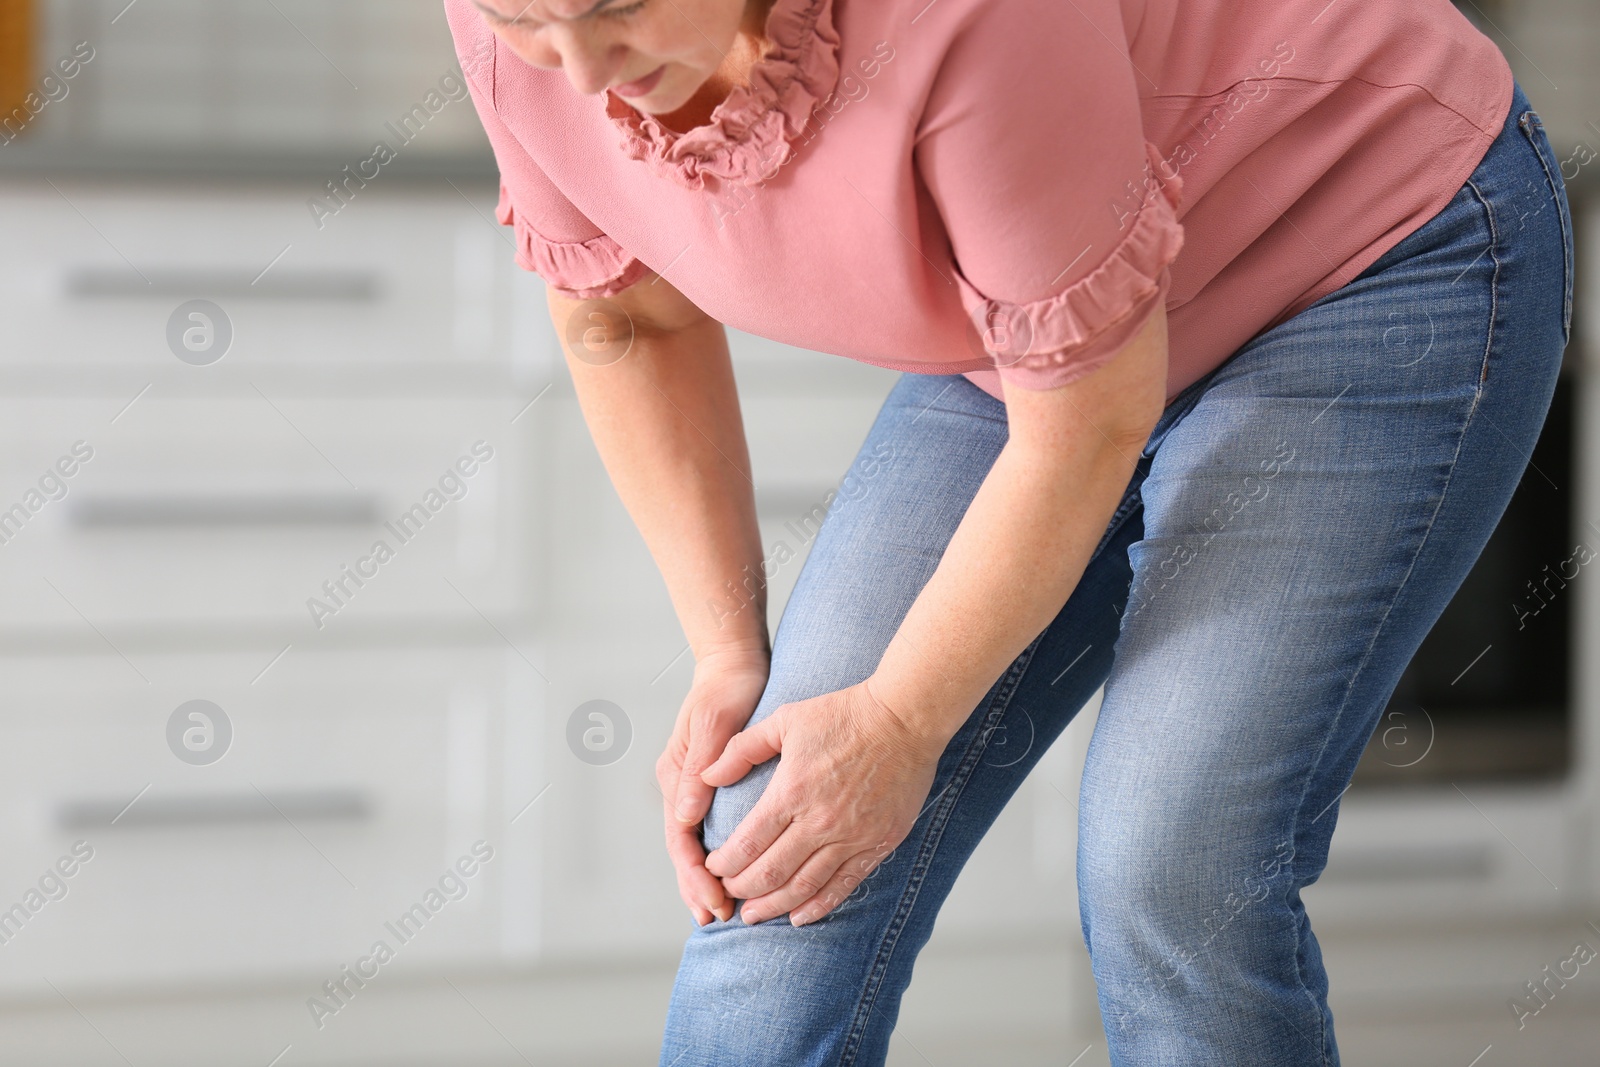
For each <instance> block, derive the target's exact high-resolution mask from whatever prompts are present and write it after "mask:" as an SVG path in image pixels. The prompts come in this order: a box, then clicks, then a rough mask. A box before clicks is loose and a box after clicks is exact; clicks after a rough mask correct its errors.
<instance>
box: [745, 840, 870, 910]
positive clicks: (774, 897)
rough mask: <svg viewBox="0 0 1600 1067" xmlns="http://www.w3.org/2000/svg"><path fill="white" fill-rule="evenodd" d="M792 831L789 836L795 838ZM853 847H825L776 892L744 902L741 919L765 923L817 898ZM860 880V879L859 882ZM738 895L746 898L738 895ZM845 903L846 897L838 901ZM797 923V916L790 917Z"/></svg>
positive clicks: (817, 851)
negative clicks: (795, 918) (795, 917)
mask: <svg viewBox="0 0 1600 1067" xmlns="http://www.w3.org/2000/svg"><path fill="white" fill-rule="evenodd" d="M793 834H794V831H793V830H791V831H790V833H789V834H788V835H785V836H793ZM854 847H855V846H853V845H824V846H823V847H822V848H820V849H817V850H816V851H815V852H813V853H811V854H810V856H808V857H807V858H806V859H805V861H804V862H803V863H801V864H800V865H799V867H798V868H797V869H796V870H795V872H794V873H793V875H791V876H790V877H789V878H788V879H786V880H785V881H784V882H782V883H781V884H780V885H779V886H778V888H776V889H775V890H773V891H771V892H768V893H765V894H762V895H760V896H756V897H752V898H750V899H747V900H745V902H744V907H742V908H740V909H739V917H740V918H741V919H742V920H743V921H744V922H745V923H746V925H754V924H756V923H758V922H765V921H766V920H767V919H770V918H772V917H773V916H776V915H782V914H783V913H784V912H786V911H789V909H791V908H794V907H796V906H798V905H800V904H803V903H805V902H806V901H808V900H813V899H815V898H816V896H817V894H818V893H820V892H822V891H823V888H824V887H825V886H827V885H828V884H829V883H830V882H831V880H832V879H833V878H834V876H835V873H836V872H837V871H838V870H839V868H840V865H841V864H843V863H844V862H845V861H846V860H847V859H849V858H850V853H851V850H852V849H853V848H854ZM857 880H858V881H859V879H857ZM735 895H736V896H743V894H742V893H738V892H737V891H736V892H735ZM839 899H840V900H843V899H844V897H843V896H841V897H840V898H839ZM789 921H790V922H791V923H792V922H794V916H793V915H791V916H790V917H789Z"/></svg>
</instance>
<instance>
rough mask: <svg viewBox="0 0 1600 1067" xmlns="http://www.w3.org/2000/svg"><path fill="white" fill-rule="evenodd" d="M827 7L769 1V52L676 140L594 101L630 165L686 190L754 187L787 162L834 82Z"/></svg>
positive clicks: (825, 2)
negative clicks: (715, 185) (709, 184)
mask: <svg viewBox="0 0 1600 1067" xmlns="http://www.w3.org/2000/svg"><path fill="white" fill-rule="evenodd" d="M833 4H834V0H773V3H772V7H771V8H770V9H769V10H768V11H767V21H766V36H767V38H768V39H769V40H770V41H771V42H772V46H771V47H770V48H769V49H768V50H767V52H766V54H765V55H764V56H762V57H761V58H760V59H758V60H757V61H756V62H755V64H754V65H753V66H752V67H751V68H750V74H749V84H748V85H741V86H736V87H734V89H733V90H732V91H730V92H729V93H728V96H727V99H725V100H723V101H722V103H720V104H718V105H717V106H716V108H715V109H714V110H713V111H712V112H711V118H710V119H709V120H708V121H707V122H706V123H705V124H704V125H702V126H696V127H695V128H693V129H691V130H688V131H686V132H683V133H679V132H678V131H677V130H671V129H668V128H667V127H665V126H663V125H662V124H661V122H660V121H659V120H657V119H656V117H655V116H653V115H646V114H644V113H642V112H640V111H639V110H638V109H637V108H635V107H634V106H633V105H632V104H629V103H628V102H627V101H625V100H623V99H622V98H621V97H619V96H617V95H616V94H615V93H613V92H611V91H610V90H609V89H608V90H606V91H605V92H604V93H602V94H600V100H601V101H602V103H603V106H604V108H605V114H606V117H607V118H609V119H610V120H611V122H612V123H613V125H615V126H616V127H617V129H618V130H619V131H620V132H621V133H622V140H621V142H620V147H621V148H622V151H623V152H625V153H626V154H627V155H628V156H629V157H630V158H632V159H637V160H641V161H642V162H644V163H645V164H646V165H647V166H649V167H650V169H651V170H652V171H654V172H655V173H656V174H659V175H661V176H663V177H666V178H669V179H671V180H673V181H676V182H678V183H679V184H681V185H683V186H686V187H687V188H690V189H703V188H704V187H705V184H706V178H707V177H712V178H715V179H717V180H719V181H722V182H725V183H728V184H731V185H755V184H757V183H759V182H762V181H765V180H766V179H768V178H770V177H772V176H773V175H774V174H776V173H777V172H778V170H779V168H781V167H782V166H783V165H784V163H786V162H788V161H789V159H790V157H791V156H793V155H794V153H795V151H796V149H795V147H794V144H793V142H794V140H795V139H797V138H798V137H799V136H800V134H801V132H802V131H804V129H805V127H806V124H807V123H808V122H809V121H810V119H811V111H812V108H813V106H814V105H816V104H817V103H818V102H819V101H821V100H823V99H825V98H826V97H827V96H828V95H829V94H831V93H832V92H833V90H834V87H835V86H836V85H837V84H838V82H839V34H838V30H837V29H836V28H835V26H834V23H833Z"/></svg>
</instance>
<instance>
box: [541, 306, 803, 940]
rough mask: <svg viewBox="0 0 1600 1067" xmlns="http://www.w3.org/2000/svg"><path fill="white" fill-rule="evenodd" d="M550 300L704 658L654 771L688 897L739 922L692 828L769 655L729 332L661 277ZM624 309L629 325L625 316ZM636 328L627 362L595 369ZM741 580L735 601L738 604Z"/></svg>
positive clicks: (603, 447) (617, 478) (755, 697)
mask: <svg viewBox="0 0 1600 1067" xmlns="http://www.w3.org/2000/svg"><path fill="white" fill-rule="evenodd" d="M547 293H548V302H549V307H550V315H551V319H552V321H553V323H554V325H555V328H556V333H557V335H558V336H560V337H562V338H567V337H569V336H571V335H570V334H569V331H568V327H569V324H570V325H572V326H574V327H575V330H574V332H575V333H577V334H579V335H580V336H582V337H583V339H584V342H585V347H586V349H587V351H582V352H579V353H574V351H573V350H572V348H571V346H570V345H563V348H564V349H565V351H566V356H567V366H568V368H569V369H570V370H571V373H572V381H573V385H574V387H575V388H576V390H577V395H578V404H579V406H580V407H581V408H582V410H583V416H584V420H585V421H586V422H587V423H588V426H589V432H590V434H591V435H592V436H593V438H594V442H595V447H596V448H597V449H598V451H599V453H600V458H601V460H602V462H603V463H604V464H605V468H606V472H607V473H608V474H609V475H610V477H611V482H612V484H613V485H614V486H615V487H616V490H617V494H618V496H620V497H621V499H622V503H623V505H624V506H625V507H626V508H627V510H628V514H629V515H630V516H631V517H632V519H633V521H634V523H635V525H637V526H638V528H639V532H640V533H641V534H642V535H643V537H644V540H645V543H646V545H648V547H649V549H650V553H651V555H652V556H653V557H654V559H655V562H656V565H657V567H659V568H660V571H661V575H662V577H663V579H664V580H665V581H666V584H667V590H668V593H669V594H670V596H671V598H672V605H673V608H674V610H675V611H676V612H677V616H678V619H679V621H680V622H681V623H682V625H683V628H684V632H685V634H686V635H687V637H688V639H689V645H690V648H691V649H692V650H693V653H694V657H695V680H694V683H693V684H692V686H691V688H690V692H689V696H688V698H687V699H686V700H685V701H684V705H683V708H682V710H680V712H679V715H678V721H677V724H676V726H675V727H674V730H673V735H672V740H671V741H670V742H669V744H668V747H667V750H666V751H665V752H664V753H663V754H662V756H661V758H660V760H659V761H658V762H657V764H656V773H657V779H658V781H659V783H660V785H661V789H662V797H663V800H664V802H665V810H664V815H665V819H666V833H667V850H668V853H669V854H670V855H671V857H672V861H673V865H674V867H675V868H676V870H677V873H678V884H679V891H680V892H681V893H682V894H683V897H684V902H685V903H686V904H688V905H689V908H690V910H691V912H692V913H694V915H695V917H696V919H697V920H698V921H700V923H701V924H702V925H704V924H705V923H706V922H708V921H710V914H711V913H713V912H714V913H716V914H718V915H723V916H724V917H726V916H731V914H732V908H733V905H732V902H731V901H729V900H728V899H727V898H726V897H725V895H724V893H723V890H722V886H721V884H720V883H719V882H718V881H717V880H716V879H715V878H713V877H712V876H711V875H709V874H707V873H706V871H705V868H704V866H703V862H704V859H705V853H704V850H703V848H702V846H701V844H700V841H699V838H698V836H697V834H696V829H695V828H696V826H697V825H698V824H699V822H700V821H701V819H702V818H704V816H705V812H706V810H707V809H708V807H709V805H710V799H711V787H710V786H707V785H705V784H704V783H703V782H701V780H700V777H699V772H700V770H701V769H702V768H704V767H705V766H706V765H707V764H709V763H710V762H711V761H712V760H714V759H715V758H716V757H717V756H718V755H719V754H720V753H721V751H722V746H723V744H724V743H726V741H727V739H728V738H729V737H730V736H732V735H733V734H734V733H735V732H736V731H738V730H739V728H740V727H742V726H743V725H744V724H745V723H746V722H747V721H748V720H749V718H750V715H751V713H752V712H753V711H754V710H755V706H756V703H757V701H759V700H760V697H761V692H762V689H763V688H764V687H765V685H766V679H767V668H768V665H769V663H770V659H771V649H770V644H769V639H768V636H767V618H766V589H765V586H764V584H763V583H762V581H761V578H762V569H761V555H762V554H761V538H760V531H759V528H758V527H757V525H756V512H755V497H754V486H753V485H752V483H751V478H750V457H749V450H748V448H747V446H746V443H745V436H744V424H743V422H742V420H741V418H740V413H739V398H738V393H737V390H736V388H735V385H734V378H733V367H732V363H731V361H730V360H729V356H728V342H727V335H726V333H725V331H724V329H723V326H722V324H721V323H720V322H717V321H716V320H715V319H712V318H711V317H709V316H707V315H706V314H704V313H703V312H701V311H700V309H699V308H697V307H695V306H694V305H693V304H692V303H691V302H690V301H689V300H688V299H687V298H686V297H684V296H683V295H682V294H681V293H679V292H678V291H677V290H676V289H674V288H673V287H672V286H671V285H670V284H669V283H668V282H667V281H666V280H665V279H664V278H660V277H659V276H656V277H655V280H654V281H653V282H652V281H650V280H645V281H641V282H639V283H637V284H635V285H633V286H630V287H629V288H628V289H627V290H625V291H623V292H622V293H620V294H618V295H617V296H616V297H613V298H612V299H611V301H610V302H609V306H608V305H606V304H601V303H599V302H596V301H578V300H572V299H570V298H568V297H565V296H563V295H561V294H559V293H557V292H555V291H554V290H553V289H552V290H547ZM613 308H615V309H618V310H620V311H621V312H622V313H623V314H625V315H626V316H627V319H626V320H617V317H616V316H615V314H614V313H613V312H612V309H613ZM575 316H577V317H579V318H581V320H582V321H581V322H575V321H574V317H575ZM630 329H631V331H632V343H631V346H630V347H629V348H628V350H627V354H626V355H625V356H624V357H623V358H621V359H620V360H617V361H616V362H608V363H605V364H604V365H599V364H598V363H597V362H591V360H594V359H596V356H595V355H594V353H596V352H597V351H598V352H601V353H603V352H604V349H605V348H606V347H607V342H608V341H613V342H615V341H617V340H619V339H620V340H625V339H626V337H627V332H628V331H629V330H630ZM586 357H587V358H586ZM600 358H603V359H604V358H610V357H609V356H605V355H601V357H600ZM752 576H753V577H754V581H751V578H752ZM730 583H731V585H732V586H733V587H735V588H736V589H738V590H739V597H738V599H735V598H733V597H730V594H729V586H730ZM730 604H733V605H735V606H736V607H734V608H730V607H729V605H730ZM741 604H742V605H743V606H742V607H737V605H741Z"/></svg>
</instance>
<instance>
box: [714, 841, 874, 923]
mask: <svg viewBox="0 0 1600 1067" xmlns="http://www.w3.org/2000/svg"><path fill="white" fill-rule="evenodd" d="M857 847H859V846H848V847H847V846H845V845H843V844H842V843H838V842H832V841H829V840H827V838H826V837H825V836H824V835H823V834H820V833H818V832H817V831H816V830H814V829H811V828H810V827H808V826H807V825H806V824H805V823H802V822H791V823H790V824H789V826H788V828H787V829H786V830H784V831H783V833H782V834H780V835H779V836H778V838H777V840H775V841H773V842H772V844H771V845H768V846H767V848H766V850H765V851H764V852H762V853H761V854H760V857H759V858H757V859H755V860H753V861H752V862H750V863H749V864H748V865H747V866H746V867H745V868H744V869H743V870H742V871H740V872H739V873H738V874H737V875H735V876H729V875H721V876H720V877H721V878H722V886H723V888H724V889H726V890H727V891H728V892H729V893H730V894H732V895H733V897H734V898H735V899H737V900H745V901H748V900H753V899H755V898H757V897H760V896H763V895H764V894H767V893H771V892H773V891H774V890H776V889H779V888H781V887H782V886H784V885H785V884H786V883H788V882H791V881H793V880H794V879H795V878H797V877H799V876H800V872H801V871H803V870H805V869H806V865H807V864H808V863H809V862H810V861H811V859H812V857H813V856H817V855H821V854H823V853H824V852H826V851H827V850H829V849H842V850H843V854H842V855H840V856H837V857H835V858H834V861H833V863H834V866H835V867H837V866H838V865H839V864H840V863H843V862H844V861H845V860H846V859H848V858H849V856H850V854H851V853H852V852H854V851H855V849H856V848H857ZM725 848H727V846H726V845H724V846H723V849H725ZM723 849H718V850H717V852H718V853H719V855H718V863H717V869H719V870H720V869H721V867H722V866H723V858H722V856H721V853H722V851H723ZM832 872H833V868H831V867H830V868H829V870H828V873H830V874H831V873H832ZM821 888H822V883H821V882H820V881H819V882H817V884H816V885H814V886H812V887H811V892H810V893H807V894H806V896H810V895H811V893H815V892H817V890H819V889H821ZM804 899H805V897H798V898H796V899H795V900H794V901H793V902H792V903H794V904H798V903H800V901H802V900H804ZM788 910H789V909H788V908H787V907H786V908H783V909H782V911H788ZM772 914H780V912H773V913H772Z"/></svg>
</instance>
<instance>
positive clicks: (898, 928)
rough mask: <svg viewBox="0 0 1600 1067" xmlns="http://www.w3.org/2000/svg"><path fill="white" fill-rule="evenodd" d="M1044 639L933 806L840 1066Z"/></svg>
mask: <svg viewBox="0 0 1600 1067" xmlns="http://www.w3.org/2000/svg"><path fill="white" fill-rule="evenodd" d="M1043 639H1044V634H1043V633H1040V634H1039V636H1037V637H1035V638H1034V639H1033V641H1032V642H1031V643H1030V644H1029V645H1028V647H1027V648H1025V649H1023V650H1022V653H1021V655H1019V656H1018V657H1017V658H1016V659H1015V660H1013V661H1012V663H1011V666H1010V667H1009V668H1007V670H1006V673H1005V674H1004V675H1002V676H1001V685H1000V687H999V689H998V690H997V691H996V692H995V695H994V697H993V699H991V700H990V701H989V703H988V706H987V707H988V712H987V714H986V715H985V716H984V725H983V728H982V729H981V730H979V731H978V732H977V734H975V735H974V736H973V738H972V740H971V741H970V742H969V743H968V744H967V750H966V752H965V753H963V755H962V757H961V762H960V763H959V764H957V765H956V769H955V770H954V771H953V772H951V776H950V783H949V784H948V785H946V786H945V787H944V790H943V791H942V793H943V795H942V796H941V797H940V798H937V799H936V801H935V804H936V806H935V808H934V817H933V819H932V821H930V822H929V824H928V828H927V830H926V831H925V832H924V833H923V835H922V842H921V847H920V848H919V850H918V853H917V862H916V864H915V865H913V866H912V868H911V872H910V874H909V875H908V876H907V878H906V888H905V889H904V891H902V893H901V894H900V903H899V905H898V906H897V907H896V908H895V911H894V915H893V916H891V917H890V919H889V925H888V927H887V928H886V929H885V930H884V934H883V939H882V941H881V942H880V943H879V946H878V954H877V957H876V958H875V959H874V960H873V961H872V967H871V969H870V970H869V971H868V973H867V980H866V982H865V983H864V985H863V987H862V990H861V999H860V1000H859V1001H857V1002H856V1012H855V1018H854V1020H853V1021H852V1022H851V1025H850V1029H849V1031H848V1032H847V1033H846V1034H845V1039H844V1047H843V1049H842V1050H841V1052H840V1054H839V1067H852V1065H853V1064H855V1062H856V1056H857V1054H858V1053H859V1052H860V1049H861V1043H862V1038H863V1037H864V1035H865V1034H866V1030H867V1026H868V1024H869V1023H870V1022H871V1020H872V1012H873V1009H874V1007H875V1005H876V1002H877V999H878V992H879V990H881V989H882V987H883V978H884V974H885V973H886V972H887V971H888V969H889V964H890V962H891V961H892V959H893V957H894V950H895V948H896V947H897V946H898V944H899V942H900V935H901V934H902V933H903V932H904V931H905V927H906V922H907V920H908V919H909V917H910V915H911V910H912V908H914V907H915V906H916V902H917V897H918V896H919V895H920V893H921V890H922V883H923V881H924V880H925V879H926V877H927V873H928V870H929V868H930V867H931V866H932V863H933V858H934V854H935V853H936V852H937V851H938V848H939V843H940V842H941V841H942V840H943V839H944V831H945V828H946V826H948V825H949V821H950V816H951V814H952V813H953V812H954V811H955V806H956V803H957V802H958V801H959V800H960V799H961V793H962V791H963V790H965V789H966V787H967V783H968V782H970V781H971V780H972V774H973V772H974V771H975V770H976V769H977V766H978V760H979V759H980V758H981V757H982V756H983V753H984V751H985V750H987V748H988V747H989V738H990V736H991V735H992V734H993V733H994V731H995V729H996V728H997V727H998V726H999V724H1000V720H1001V719H1003V718H1004V717H1005V713H1006V711H1007V710H1009V708H1010V706H1011V698H1012V696H1013V695H1014V694H1015V693H1016V691H1017V688H1018V686H1020V685H1021V683H1022V677H1023V675H1025V674H1026V673H1027V671H1028V667H1029V665H1030V664H1031V663H1032V661H1033V654H1034V651H1035V650H1036V649H1037V648H1038V647H1039V643H1040V642H1041V641H1042V640H1043Z"/></svg>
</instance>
